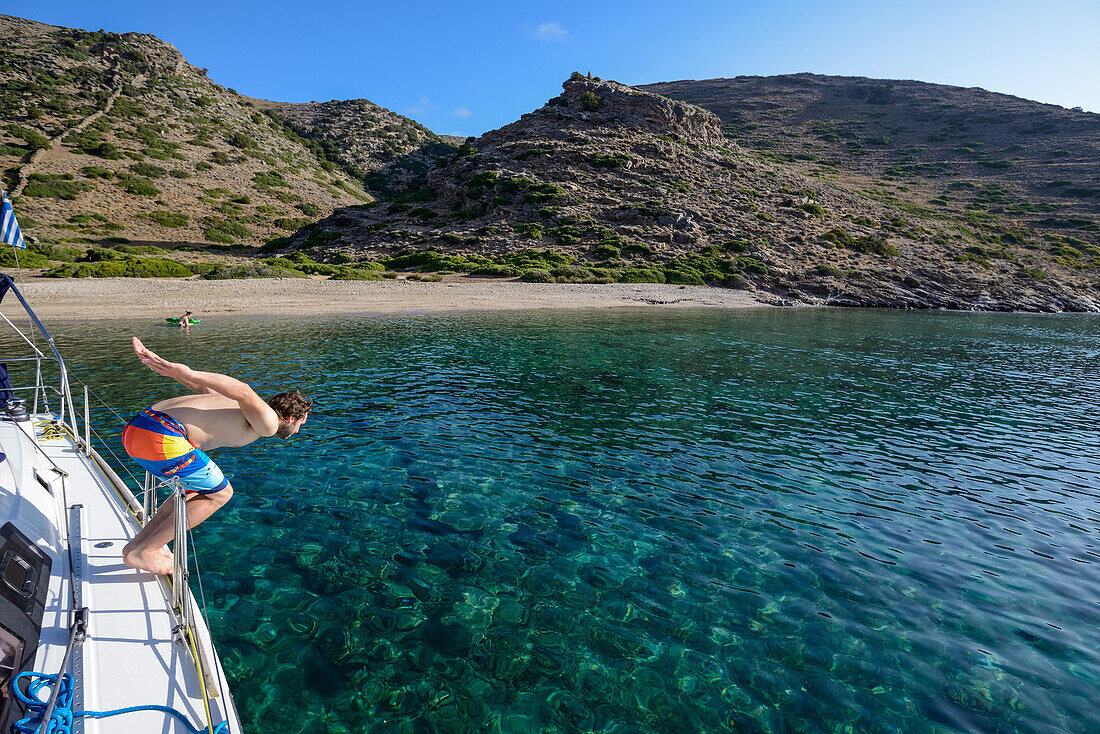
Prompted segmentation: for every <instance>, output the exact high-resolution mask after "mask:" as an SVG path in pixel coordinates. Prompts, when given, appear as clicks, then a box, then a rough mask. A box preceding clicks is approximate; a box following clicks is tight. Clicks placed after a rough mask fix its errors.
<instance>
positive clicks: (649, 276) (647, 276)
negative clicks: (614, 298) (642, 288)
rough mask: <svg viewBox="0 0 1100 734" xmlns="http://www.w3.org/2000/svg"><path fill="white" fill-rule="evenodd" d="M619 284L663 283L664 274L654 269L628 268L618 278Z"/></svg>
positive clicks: (645, 267)
mask: <svg viewBox="0 0 1100 734" xmlns="http://www.w3.org/2000/svg"><path fill="white" fill-rule="evenodd" d="M619 282H620V283H664V282H665V274H664V273H663V272H661V271H660V270H658V269H657V268H654V267H649V266H644V267H638V268H628V269H626V270H624V271H623V272H622V274H621V275H620V276H619Z"/></svg>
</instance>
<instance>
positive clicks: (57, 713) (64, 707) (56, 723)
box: [12, 672, 229, 734]
mask: <svg viewBox="0 0 1100 734" xmlns="http://www.w3.org/2000/svg"><path fill="white" fill-rule="evenodd" d="M23 678H30V682H29V683H28V684H27V693H26V694H24V693H23V692H22V691H20V690H19V681H20V680H22V679H23ZM56 680H57V676H56V675H49V674H46V673H35V672H27V673H20V674H19V676H18V677H17V678H16V679H15V680H13V681H12V690H13V691H14V692H15V695H16V696H17V697H18V698H19V700H20V701H22V702H23V703H24V704H25V705H26V706H27V709H28V710H29V711H32V712H33V713H32V714H31V715H30V716H28V717H26V718H23V719H20V720H19V721H17V722H15V724H14V725H13V731H15V732H17V734H69V732H71V731H72V725H73V719H75V718H79V717H82V716H86V717H89V718H92V719H105V718H107V717H109V716H118V715H120V714H129V713H133V712H135V711H160V712H162V713H165V714H169V715H171V716H175V717H176V718H177V719H179V720H180V721H182V722H183V724H184V726H186V727H187V728H188V729H190V730H191V732H192V734H203V732H209V731H210V729H209V728H208V727H205V726H204V727H202V728H195V727H194V726H192V725H191V722H190V721H189V720H188V718H187V716H186V715H184V714H182V713H180V712H179V711H177V710H176V709H174V708H171V707H170V706H158V705H156V704H149V705H146V706H130V707H128V708H122V709H114V710H112V711H73V708H72V706H73V683H72V678H71V677H70V676H69V674H68V673H65V674H64V675H62V676H61V690H60V691H59V692H58V694H57V705H56V706H54V710H53V714H52V715H51V716H50V720H49V722H47V723H46V725H45V727H44V728H40V727H41V726H42V715H43V714H44V713H45V712H46V705H47V703H48V701H43V700H42V699H40V698H39V697H38V692H39V691H40V690H42V689H43V688H44V687H46V686H50V685H53V683H54V681H56ZM213 732H214V734H229V722H227V721H223V722H221V723H220V724H218V725H217V726H215V727H214V728H213Z"/></svg>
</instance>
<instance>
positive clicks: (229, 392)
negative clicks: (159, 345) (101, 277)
mask: <svg viewBox="0 0 1100 734" xmlns="http://www.w3.org/2000/svg"><path fill="white" fill-rule="evenodd" d="M133 345H134V353H135V354H136V355H137V356H138V359H140V360H141V361H142V364H144V365H145V366H146V367H148V368H149V369H151V370H153V372H156V373H157V374H158V375H164V376H165V377H171V378H172V379H173V380H175V381H176V382H178V383H180V384H181V385H183V386H184V387H186V388H187V389H188V390H191V391H192V392H196V393H202V392H213V393H218V394H220V395H224V396H225V397H227V398H229V399H230V400H235V401H236V402H237V405H239V406H241V412H243V413H244V415H245V418H247V419H248V422H249V423H250V424H251V425H252V427H253V428H254V429H256V432H257V433H259V434H260V435H261V436H274V435H275V432H276V431H278V430H279V416H278V415H277V414H276V413H275V411H274V410H272V409H271V406H270V405H268V404H267V403H266V402H264V399H263V398H261V397H260V396H259V395H257V394H256V391H255V390H253V389H252V388H251V387H250V386H249V385H248V383H246V382H241V381H240V380H238V379H236V378H235V377H230V376H229V375H222V374H219V373H217V372H200V371H198V370H193V369H191V368H190V367H188V366H187V365H185V364H181V363H179V362H169V361H168V360H166V359H164V358H163V357H161V356H159V355H157V354H156V353H155V352H153V351H152V350H150V349H148V348H147V347H146V346H145V345H144V344H142V343H141V340H140V339H138V338H137V337H136V336H135V337H133Z"/></svg>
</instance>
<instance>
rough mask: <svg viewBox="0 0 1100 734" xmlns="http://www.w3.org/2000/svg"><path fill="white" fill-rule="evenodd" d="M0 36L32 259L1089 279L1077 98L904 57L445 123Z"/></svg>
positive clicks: (41, 37)
mask: <svg viewBox="0 0 1100 734" xmlns="http://www.w3.org/2000/svg"><path fill="white" fill-rule="evenodd" d="M0 42H2V43H3V49H4V50H3V51H2V52H0V66H2V71H3V72H4V73H3V75H2V76H0V102H2V103H3V104H2V106H0V117H2V118H3V119H2V121H0V164H2V165H3V169H4V173H3V175H4V183H5V185H6V186H7V188H8V191H9V193H10V194H11V195H13V196H14V198H15V200H16V206H17V211H18V212H19V215H20V220H21V223H22V224H23V226H24V229H25V231H26V233H27V235H28V239H30V240H31V241H32V242H34V241H37V242H39V243H41V244H42V245H43V247H46V248H47V250H48V251H47V250H43V252H41V253H39V254H40V258H39V259H40V260H42V259H43V258H44V259H45V260H44V261H49V260H57V258H58V257H62V256H63V257H65V258H68V259H69V260H74V259H75V260H76V263H72V264H71V266H70V267H65V268H60V272H63V273H69V274H77V275H79V274H81V273H84V274H96V273H98V274H109V273H115V272H116V271H117V272H121V271H123V270H125V271H126V272H130V271H133V272H135V273H137V272H150V271H149V269H148V268H147V269H144V270H143V269H142V268H141V267H137V265H140V263H137V264H136V265H135V263H134V262H130V261H127V262H126V263H116V264H115V265H112V266H111V267H91V265H82V264H81V263H86V262H87V261H88V260H94V259H95V258H103V257H106V256H107V255H105V254H104V253H103V252H95V253H93V252H91V251H90V250H89V251H87V252H85V251H84V250H83V249H80V248H81V247H83V248H88V247H89V246H97V245H116V246H121V245H123V244H125V243H133V244H153V245H157V246H158V248H178V247H179V246H180V245H188V247H184V248H183V249H184V250H188V251H191V250H194V249H196V248H198V249H205V250H206V251H207V253H206V256H207V257H215V258H216V257H221V256H222V255H221V254H219V252H218V251H217V248H219V247H226V246H237V247H238V249H237V250H234V253H235V255H237V256H250V255H255V254H256V253H254V251H253V250H251V249H248V248H246V247H244V246H255V245H260V244H266V247H265V248H264V249H265V250H266V251H272V250H279V251H281V252H282V254H283V255H287V256H288V257H282V258H279V259H278V262H276V263H270V262H268V263H264V267H265V268H268V269H270V268H272V267H274V268H290V269H293V270H295V271H296V272H297V274H298V275H302V276H304V275H306V274H314V275H315V274H318V273H321V274H326V273H327V274H331V275H333V276H334V277H335V275H337V274H339V275H340V277H383V276H382V275H379V273H380V272H381V271H382V270H391V271H392V270H393V269H399V268H406V269H408V268H418V269H435V270H439V269H450V270H457V271H461V272H470V271H472V270H476V271H477V272H479V273H484V274H498V275H499V274H504V275H523V277H525V278H528V279H541V280H558V281H596V282H599V281H609V280H619V281H634V282H637V281H667V282H673V283H710V284H714V285H721V286H726V287H738V288H746V289H751V290H753V291H755V292H756V293H757V294H758V295H759V296H760V297H761V298H764V299H769V300H774V301H778V302H809V303H833V304H864V305H888V306H900V307H948V308H982V309H1029V310H1095V309H1097V308H1098V303H1100V273H1098V268H1100V116H1098V115H1095V114H1090V113H1084V112H1081V111H1076V110H1065V109H1062V108H1060V107H1055V106H1051V105H1042V104H1038V103H1035V102H1029V101H1027V100H1022V99H1018V98H1014V97H1008V96H1006V95H998V94H993V93H990V92H985V91H984V90H974V89H959V88H954V87H944V86H939V85H931V84H923V83H920V82H894V81H883V80H871V79H862V78H841V77H820V76H814V75H809V74H799V75H792V76H783V77H766V78H761V77H739V78H737V79H720V80H710V81H701V82H695V81H682V82H669V83H666V84H658V85H651V86H649V87H646V88H631V87H628V86H625V85H622V84H618V83H616V82H611V81H603V80H600V79H599V78H593V77H591V76H587V77H586V76H582V75H580V74H574V75H573V76H572V77H571V78H570V79H569V80H568V81H566V82H565V84H564V85H563V91H562V94H561V95H559V96H556V97H554V98H553V99H551V100H549V101H548V102H547V104H546V105H544V106H543V107H541V108H540V109H538V110H535V111H533V112H531V113H529V114H526V115H524V116H523V117H521V118H520V119H519V120H518V121H516V122H515V123H512V124H510V125H507V126H505V127H503V128H501V129H499V130H494V131H491V132H488V133H486V134H485V135H483V136H481V137H480V138H476V139H475V138H469V139H466V140H465V141H464V142H463V143H462V144H461V145H455V143H456V141H454V140H451V139H445V138H442V137H440V136H436V135H434V134H433V133H432V132H431V131H428V130H426V129H425V128H423V127H421V126H419V125H417V124H416V123H414V122H412V121H410V120H407V119H406V118H403V117H401V116H400V115H396V114H395V113H393V112H389V111H387V110H384V109H382V108H379V107H377V106H376V105H373V104H372V103H370V102H368V101H366V100H351V101H336V100H334V101H331V102H321V103H318V102H311V103H307V104H288V103H276V102H268V101H265V100H259V99H253V98H249V97H244V96H242V95H240V94H238V93H237V92H236V91H234V90H231V89H225V88H223V87H221V86H219V85H218V84H216V83H214V82H212V81H211V80H209V79H208V78H207V77H206V72H205V70H203V69H198V68H195V67H194V66H192V65H190V64H188V63H187V62H186V60H184V59H183V57H182V56H181V55H180V54H179V52H178V51H177V50H176V49H175V48H174V47H172V46H171V45H169V44H167V43H164V42H163V41H160V40H158V39H156V38H154V37H152V36H147V35H141V34H121V35H120V34H113V33H104V32H102V31H95V32H88V31H80V30H73V29H67V28H60V27H56V26H49V25H44V24H40V23H34V22H31V21H26V20H21V19H18V18H12V17H8V16H0ZM67 243H75V244H77V245H78V246H79V247H77V248H75V249H74V248H69V249H66V248H64V247H63V246H64V245H66V244H67ZM58 246H62V247H60V249H58ZM49 247H53V248H54V249H52V250H51V249H48V248H49ZM138 249H140V248H138ZM69 250H73V251H69ZM531 251H538V252H539V253H540V254H537V255H534V254H531ZM156 252H157V253H159V254H163V253H162V252H161V250H159V249H158V250H157V251H156ZM108 254H110V253H108ZM125 254H126V255H127V257H129V258H130V259H131V260H133V259H134V258H136V257H137V256H138V255H143V254H148V253H144V252H137V251H132V252H127V253H125ZM265 254H267V253H265ZM307 255H309V256H312V257H313V258H316V260H317V261H320V262H314V261H312V260H310V258H309V257H307ZM189 257H190V256H189ZM195 257H198V256H195ZM192 259H194V258H192ZM199 259H200V260H201V258H199ZM381 259H385V262H377V261H379V260H381ZM364 260H374V261H376V262H373V263H371V264H370V265H369V266H368V265H367V264H366V263H364V262H361V261H364ZM59 262H60V261H59ZM0 264H4V261H0ZM227 264H230V265H234V266H236V265H240V263H238V262H233V263H227ZM207 266H209V262H207ZM149 267H150V268H152V271H153V272H161V270H160V268H161V267H162V266H161V265H157V266H156V268H153V266H152V265H151V264H150V265H149ZM163 268H166V269H164V271H163V272H165V273H169V272H178V273H180V274H183V273H190V272H199V270H196V269H195V268H190V269H186V268H184V269H176V270H173V267H171V264H169V265H168V266H163ZM334 268H336V270H334ZM337 271H338V272H337ZM234 272H236V271H234ZM285 272H287V271H286V270H281V271H277V273H276V274H278V273H285ZM386 275H388V276H390V277H393V276H394V273H393V272H389V273H386Z"/></svg>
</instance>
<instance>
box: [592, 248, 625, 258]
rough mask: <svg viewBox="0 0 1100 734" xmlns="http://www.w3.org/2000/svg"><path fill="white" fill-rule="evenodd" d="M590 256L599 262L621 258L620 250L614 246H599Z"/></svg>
mask: <svg viewBox="0 0 1100 734" xmlns="http://www.w3.org/2000/svg"><path fill="white" fill-rule="evenodd" d="M592 254H593V255H595V256H596V258H597V259H599V260H615V259H617V258H619V257H622V250H620V249H619V248H618V247H616V246H615V245H609V244H599V245H596V248H595V249H594V250H593V251H592Z"/></svg>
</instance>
